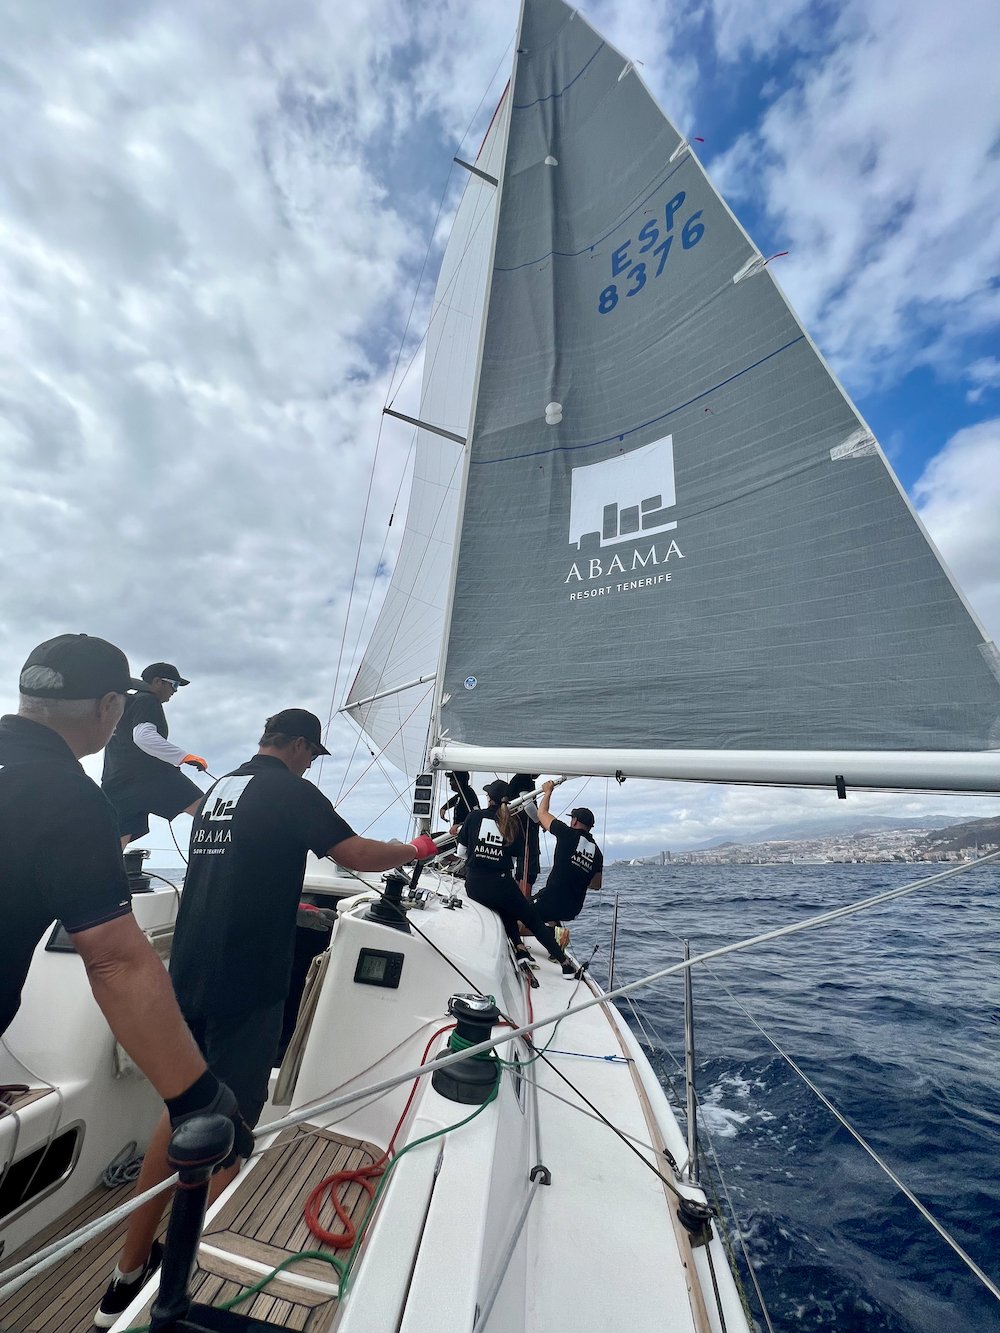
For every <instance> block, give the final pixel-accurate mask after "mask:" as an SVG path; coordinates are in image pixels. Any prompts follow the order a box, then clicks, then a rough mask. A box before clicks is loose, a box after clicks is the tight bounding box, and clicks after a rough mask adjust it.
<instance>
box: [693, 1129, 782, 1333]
mask: <svg viewBox="0 0 1000 1333" xmlns="http://www.w3.org/2000/svg"><path fill="white" fill-rule="evenodd" d="M701 1127H702V1129H703V1130H704V1131H705V1134H706V1136H707V1138H708V1147H709V1151H710V1152H711V1154H712V1161H713V1162H714V1163H715V1174H716V1178H717V1179H718V1181H719V1184H720V1185H721V1186H722V1192H723V1194H724V1195H725V1196H726V1203H727V1204H728V1205H729V1216H730V1217H731V1218H732V1219H733V1225H734V1226H735V1228H736V1236H737V1239H738V1240H739V1242H740V1249H741V1250H742V1251H743V1262H744V1263H745V1264H746V1266H747V1271H748V1272H749V1274H750V1281H751V1282H752V1283H753V1289H754V1291H755V1292H756V1293H757V1302H758V1304H759V1305H760V1312H761V1314H762V1315H763V1316H764V1323H765V1324H766V1325H767V1328H768V1333H774V1325H773V1324H772V1323H771V1315H770V1311H769V1310H768V1308H767V1304H766V1302H765V1300H764V1293H763V1291H761V1288H760V1282H759V1280H758V1278H757V1270H756V1269H755V1268H754V1266H753V1260H752V1259H751V1258H750V1248H749V1246H748V1245H747V1242H746V1237H745V1236H744V1235H743V1227H742V1226H741V1225H740V1219H739V1216H738V1215H737V1212H736V1208H735V1207H734V1205H733V1200H732V1196H731V1195H730V1193H729V1185H728V1184H727V1183H726V1177H725V1176H724V1175H723V1172H722V1163H721V1162H720V1161H719V1154H718V1153H717V1152H716V1151H715V1140H714V1139H713V1138H712V1131H711V1130H710V1129H709V1128H708V1125H707V1123H706V1121H705V1120H704V1118H702V1123H701Z"/></svg>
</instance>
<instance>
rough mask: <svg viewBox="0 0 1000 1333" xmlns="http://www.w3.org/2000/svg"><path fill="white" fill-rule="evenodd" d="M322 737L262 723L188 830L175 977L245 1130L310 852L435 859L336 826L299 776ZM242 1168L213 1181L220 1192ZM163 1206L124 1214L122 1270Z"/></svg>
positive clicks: (137, 1261)
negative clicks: (253, 743) (256, 744)
mask: <svg viewBox="0 0 1000 1333" xmlns="http://www.w3.org/2000/svg"><path fill="white" fill-rule="evenodd" d="M321 734H322V733H321V728H320V721H319V718H318V717H316V716H315V714H313V713H310V712H308V711H307V710H306V709H304V708H286V709H284V710H283V711H282V712H280V713H276V714H275V715H274V716H273V717H269V718H268V719H267V722H266V723H265V724H264V734H263V736H262V737H261V739H260V748H259V750H258V751H257V753H256V754H255V755H254V757H253V758H252V759H250V760H248V761H247V763H245V764H242V765H241V766H240V767H239V768H237V769H235V770H234V771H233V772H232V773H229V774H227V775H226V776H225V777H223V778H220V779H219V780H218V781H217V782H216V783H215V785H214V786H213V787H211V788H210V789H209V791H208V794H207V795H206V797H205V800H204V804H203V805H202V808H201V810H200V811H199V813H198V815H197V816H196V818H195V821H194V825H193V827H192V829H191V841H190V855H189V859H188V869H187V873H186V875H185V877H184V893H183V895H182V897H181V906H180V911H179V913H178V916H177V926H176V929H175V932H174V942H173V947H172V949H171V954H170V976H171V979H172V981H173V983H174V988H175V990H176V992H177V996H178V1000H179V1002H180V1006H181V1010H182V1012H183V1013H184V1015H185V1017H186V1018H187V1020H188V1023H189V1024H190V1026H191V1030H192V1032H193V1033H194V1035H195V1038H196V1040H197V1042H198V1044H199V1046H200V1047H201V1049H202V1051H203V1053H204V1055H205V1058H206V1060H207V1061H208V1064H209V1067H210V1068H211V1069H212V1070H213V1071H214V1072H215V1073H216V1074H218V1075H219V1077H223V1078H225V1079H226V1082H227V1083H229V1084H230V1086H232V1088H233V1091H234V1092H235V1094H236V1098H237V1100H238V1102H239V1105H240V1109H241V1111H242V1112H243V1116H244V1118H245V1120H246V1121H247V1123H248V1124H249V1125H255V1124H256V1123H257V1119H258V1117H259V1115H260V1112H261V1109H262V1107H263V1105H264V1102H265V1101H266V1099H267V1086H268V1078H269V1075H270V1072H271V1065H272V1061H273V1057H274V1055H275V1052H276V1050H277V1047H278V1041H279V1039H280V1036H281V1023H282V1014H283V1010H284V1004H285V996H286V994H287V991H288V985H289V978H290V974H291V968H292V959H293V954H294V945H295V918H296V912H297V909H298V904H299V895H300V894H301V892H302V881H303V879H304V877H305V868H306V853H307V852H309V851H313V852H315V853H316V855H317V856H327V855H329V856H333V857H335V858H336V860H337V861H338V862H339V864H340V865H342V866H346V867H347V868H348V869H350V870H390V869H392V868H393V867H394V866H400V865H405V864H406V862H407V861H413V860H417V859H424V858H426V857H430V856H435V855H437V847H436V846H435V844H434V842H433V840H432V839H431V838H429V837H427V836H421V837H418V838H416V839H415V840H414V841H413V842H405V843H402V842H379V841H377V840H376V839H373V838H362V837H359V836H358V835H357V834H356V833H355V832H354V830H353V829H352V828H351V827H350V825H349V824H347V823H345V821H344V820H343V819H341V817H340V815H338V814H337V812H336V811H335V810H334V808H333V806H332V805H331V804H330V802H329V801H328V800H327V798H326V797H325V796H324V795H323V793H322V792H321V791H320V790H319V788H318V787H315V786H313V784H312V783H310V782H306V781H305V780H304V775H305V773H306V771H307V770H308V768H309V766H310V765H311V764H312V762H313V760H314V759H315V758H316V757H317V756H318V755H321V754H329V750H327V749H326V748H325V747H324V745H323V744H322V741H321ZM168 1137H169V1134H168V1127H167V1126H165V1125H163V1124H161V1126H160V1129H159V1130H158V1132H157V1134H156V1135H154V1138H153V1140H152V1142H151V1143H150V1146H149V1149H148V1150H147V1152H146V1157H145V1160H144V1162H143V1166H142V1172H141V1174H140V1176H139V1179H138V1181H137V1182H136V1191H137V1192H139V1193H141V1192H142V1191H143V1190H147V1189H149V1188H150V1187H151V1186H152V1185H155V1184H157V1183H158V1182H159V1181H161V1180H163V1179H165V1178H166V1176H167V1175H168V1174H169V1171H170V1168H169V1167H168V1165H167V1156H166V1148H167V1139H168ZM238 1169H239V1168H238V1166H233V1167H231V1168H230V1169H229V1170H228V1171H222V1172H219V1173H218V1175H217V1176H216V1180H215V1182H213V1187H214V1189H215V1193H216V1194H218V1192H219V1190H220V1189H222V1188H224V1187H225V1186H226V1185H227V1184H228V1183H229V1181H230V1180H231V1179H232V1178H233V1176H234V1175H235V1173H236V1171H237V1170H238ZM163 1204H164V1200H163V1198H162V1197H157V1198H155V1199H151V1200H150V1201H149V1203H147V1204H145V1205H144V1206H143V1207H141V1208H139V1209H137V1210H136V1211H135V1212H134V1213H133V1214H132V1215H131V1217H130V1219H129V1228H128V1232H127V1234H126V1237H125V1244H124V1248H123V1250H122V1255H121V1258H120V1259H119V1263H118V1269H119V1271H120V1272H123V1273H129V1272H133V1271H136V1270H141V1269H142V1267H143V1264H144V1261H145V1259H146V1256H147V1255H148V1254H149V1253H150V1249H151V1246H152V1243H153V1237H154V1236H155V1234H156V1230H157V1228H158V1226H159V1221H160V1216H161V1214H162V1211H163ZM110 1290H111V1289H110V1288H109V1294H110ZM106 1299H107V1298H106ZM108 1313H109V1314H110V1313H112V1312H111V1311H109V1312H108ZM98 1322H100V1319H98ZM112 1322H113V1320H112ZM103 1326H104V1327H110V1324H105V1325H103Z"/></svg>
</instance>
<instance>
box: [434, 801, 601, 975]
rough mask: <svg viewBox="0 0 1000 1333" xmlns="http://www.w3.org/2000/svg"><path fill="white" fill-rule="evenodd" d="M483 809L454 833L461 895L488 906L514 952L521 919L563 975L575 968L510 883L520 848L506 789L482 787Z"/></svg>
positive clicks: (517, 825)
mask: <svg viewBox="0 0 1000 1333" xmlns="http://www.w3.org/2000/svg"><path fill="white" fill-rule="evenodd" d="M483 791H484V792H485V794H486V798H487V801H488V802H489V804H488V805H487V807H486V809H485V810H481V809H476V810H473V811H472V812H471V813H470V814H469V816H468V818H467V819H466V821H465V823H464V824H463V825H462V827H461V829H460V831H459V834H458V843H459V846H460V847H463V848H464V849H465V852H466V856H467V858H468V860H467V863H466V871H465V891H466V893H467V894H468V895H469V897H470V898H471V899H472V901H473V902H476V903H479V904H480V905H481V906H483V907H489V908H490V909H491V910H492V911H494V912H496V914H497V916H499V918H500V920H501V921H502V922H503V927H504V930H505V931H506V932H507V938H508V939H509V940H510V942H511V944H512V946H513V948H514V951H515V953H517V952H522V953H523V952H524V950H523V946H522V945H521V940H520V936H519V933H518V929H517V923H518V922H519V921H523V922H524V924H525V925H526V926H527V927H528V929H529V930H530V931H531V933H532V934H533V935H535V936H536V937H537V938H538V939H539V940H540V941H541V943H542V944H543V945H544V946H545V948H546V949H548V951H549V953H550V954H551V956H552V957H553V958H555V959H556V960H557V962H559V963H561V964H562V970H563V972H564V974H565V975H566V976H569V977H572V976H575V975H576V971H577V969H576V968H575V967H574V965H573V964H572V963H571V962H570V961H569V959H568V958H567V957H566V953H565V950H564V949H563V948H562V947H561V945H560V944H559V943H558V941H557V940H556V937H555V933H554V932H553V930H552V928H551V927H550V926H547V925H546V924H545V918H544V917H543V916H542V914H541V913H540V912H539V910H538V908H537V907H536V906H535V905H534V903H533V902H532V901H531V899H530V898H526V897H525V896H524V894H523V893H522V892H521V891H520V889H519V888H518V887H517V884H516V882H515V880H514V858H515V857H516V856H517V855H518V853H519V851H520V850H521V847H522V845H523V844H522V834H521V825H520V822H519V821H518V818H517V816H516V815H515V814H513V813H512V812H511V811H510V810H509V809H508V808H507V805H506V804H505V802H506V799H507V797H508V795H509V792H510V789H509V787H508V786H507V783H506V782H503V781H501V780H500V779H499V778H498V779H496V781H494V782H490V783H489V784H488V785H487V786H485V787H484V788H483Z"/></svg>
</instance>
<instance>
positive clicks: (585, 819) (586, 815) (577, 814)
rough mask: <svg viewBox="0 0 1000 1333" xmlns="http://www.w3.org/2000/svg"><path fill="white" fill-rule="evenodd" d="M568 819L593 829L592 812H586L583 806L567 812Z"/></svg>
mask: <svg viewBox="0 0 1000 1333" xmlns="http://www.w3.org/2000/svg"><path fill="white" fill-rule="evenodd" d="M569 817H570V819H578V820H579V821H580V823H581V824H586V826H587V828H593V827H594V812H593V810H588V809H587V807H586V806H585V805H578V806H577V807H576V809H575V810H571V811H570V812H569Z"/></svg>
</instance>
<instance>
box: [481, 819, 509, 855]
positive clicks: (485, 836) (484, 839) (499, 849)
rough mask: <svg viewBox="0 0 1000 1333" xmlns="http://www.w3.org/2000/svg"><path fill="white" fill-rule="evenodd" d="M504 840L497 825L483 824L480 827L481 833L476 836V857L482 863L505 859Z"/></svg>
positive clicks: (484, 821)
mask: <svg viewBox="0 0 1000 1333" xmlns="http://www.w3.org/2000/svg"><path fill="white" fill-rule="evenodd" d="M503 850H504V844H503V838H502V837H501V834H500V830H499V829H498V828H497V826H496V824H493V823H491V822H487V820H485V819H484V820H483V822H482V823H481V824H480V826H479V833H478V834H477V835H476V850H475V853H474V855H475V856H477V857H478V858H479V859H480V860H482V861H499V860H501V859H502V857H503Z"/></svg>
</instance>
